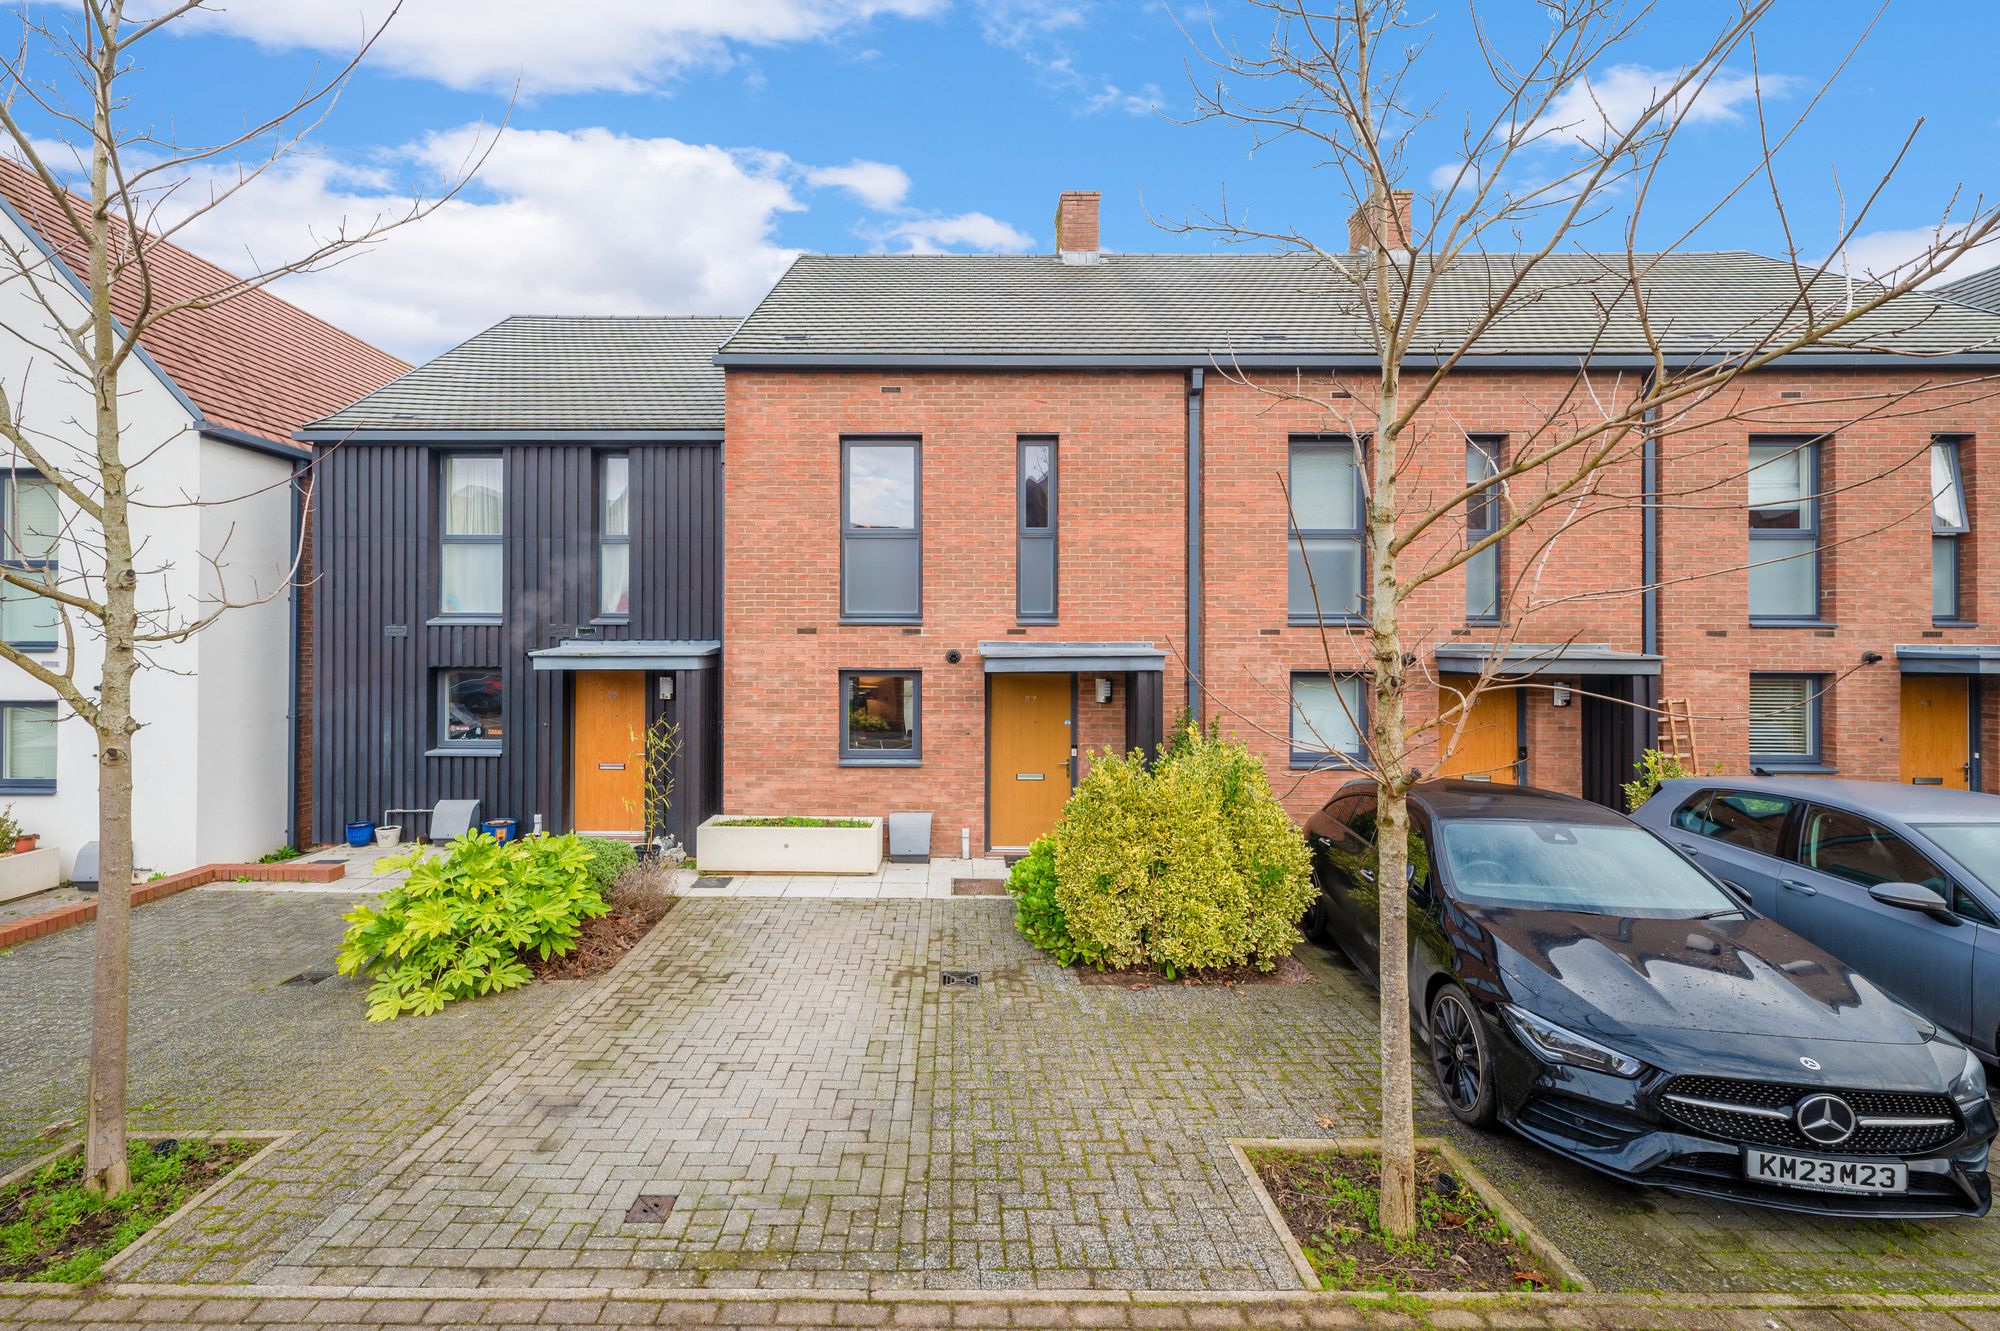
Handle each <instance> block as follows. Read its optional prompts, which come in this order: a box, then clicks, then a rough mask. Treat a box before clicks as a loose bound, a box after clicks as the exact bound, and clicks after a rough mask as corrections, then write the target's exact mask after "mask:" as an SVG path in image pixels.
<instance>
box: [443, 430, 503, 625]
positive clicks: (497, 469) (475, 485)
mask: <svg viewBox="0 0 2000 1331" xmlns="http://www.w3.org/2000/svg"><path fill="white" fill-rule="evenodd" d="M503 477H504V472H503V470H502V464H501V460H500V458H499V457H497V456H481V457H470V456H462V455H454V456H451V457H447V458H446V459H445V460H444V531H443V538H442V547H443V548H442V550H441V551H440V560H439V568H440V570H441V572H440V576H439V579H438V582H439V597H438V609H439V611H440V612H441V613H443V614H446V615H464V616H468V617H473V618H480V619H498V618H499V617H500V609H501V602H502V591H503V574H502V545H501V535H502V531H503V528H502V512H503V502H502V501H503V498H504V484H505V482H504V479H503Z"/></svg>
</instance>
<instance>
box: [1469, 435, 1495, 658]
mask: <svg viewBox="0 0 2000 1331" xmlns="http://www.w3.org/2000/svg"><path fill="white" fill-rule="evenodd" d="M1499 474H1500V440H1498V439H1493V438H1472V439H1468V440H1466V441H1465V483H1466V484H1467V485H1476V484H1478V483H1479V482H1480V481H1484V480H1490V479H1492V478H1493V477H1495V476H1498V475H1499ZM1498 530H1500V488H1499V486H1497V485H1493V486H1488V487H1487V488H1486V489H1484V490H1482V491H1480V492H1479V493H1478V494H1476V495H1474V496H1473V497H1472V498H1470V499H1468V500H1466V501H1465V543H1466V545H1467V546H1468V547H1470V546H1474V545H1477V544H1479V542H1481V541H1483V540H1485V539H1486V538H1487V537H1489V536H1491V535H1492V534H1493V533H1494V532H1496V531H1498ZM1465 622H1466V623H1468V624H1498V623H1499V622H1500V542H1498V541H1495V542H1494V543H1493V544H1492V545H1489V546H1487V547H1486V548H1485V549H1484V550H1481V551H1480V552H1479V553H1478V554H1476V555H1473V556H1471V557H1469V558H1468V559H1467V560H1466V561H1465Z"/></svg>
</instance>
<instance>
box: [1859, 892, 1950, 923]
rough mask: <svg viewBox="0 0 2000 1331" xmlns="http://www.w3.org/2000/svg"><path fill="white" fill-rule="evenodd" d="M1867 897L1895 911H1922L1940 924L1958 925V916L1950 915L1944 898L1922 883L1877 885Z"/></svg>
mask: <svg viewBox="0 0 2000 1331" xmlns="http://www.w3.org/2000/svg"><path fill="white" fill-rule="evenodd" d="M1868 895H1869V896H1871V897H1873V898H1875V900H1877V901H1879V902H1881V903H1882V904H1883V905H1885V906H1894V907H1895V908H1896V909H1897V910H1915V911H1922V912H1923V913H1924V914H1926V915H1928V916H1930V917H1931V918H1932V919H1934V920H1937V921H1938V922H1940V923H1942V924H1957V923H1958V916H1956V915H1954V914H1952V913H1951V907H1950V906H1948V905H1946V904H1945V900H1944V898H1943V897H1941V896H1939V895H1938V894H1937V892H1936V890H1935V889H1933V888H1928V887H1925V886H1924V885H1923V884H1922V883H1877V884H1875V885H1874V886H1873V887H1871V888H1869V889H1868Z"/></svg>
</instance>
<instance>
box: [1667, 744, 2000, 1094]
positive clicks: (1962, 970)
mask: <svg viewBox="0 0 2000 1331" xmlns="http://www.w3.org/2000/svg"><path fill="white" fill-rule="evenodd" d="M1635 816H1636V817H1637V819H1638V821H1639V822H1640V823H1642V824H1643V825H1645V826H1647V827H1650V828H1652V829H1653V830H1654V831H1656V832H1658V833H1660V834H1661V835H1662V836H1664V837H1666V838H1667V839H1668V840H1669V841H1671V842H1673V844H1674V845H1676V846H1678V847H1679V848H1680V849H1681V850H1683V851H1685V852H1687V854H1688V855H1690V856H1691V857H1693V859H1694V860H1695V862H1696V863H1698V864H1700V865H1701V866H1702V867H1703V868H1705V869H1707V870H1708V871H1709V872H1710V873H1712V874H1714V875H1715V876H1716V877H1718V878H1720V879H1722V880H1723V882H1724V883H1726V884H1730V885H1733V886H1734V887H1735V888H1736V889H1737V890H1738V892H1739V894H1740V895H1744V896H1745V897H1747V899H1748V900H1749V902H1750V904H1751V905H1752V906H1754V907H1756V908H1757V911H1758V913H1760V914H1763V915H1768V916H1770V917H1771V918H1772V919H1774V920H1776V921H1777V922H1778V923H1780V924H1782V925H1784V926H1785V927H1786V928H1787V929H1790V930H1791V931H1792V932H1793V933H1796V934H1800V935H1803V936H1804V937H1805V938H1806V939H1807V940H1809V941H1811V942H1814V943H1817V944H1819V946H1821V947H1823V948H1825V949H1826V950H1827V951H1828V952H1831V953H1833V955H1834V956H1836V957H1839V958H1840V959H1841V960H1842V961H1844V962H1846V963H1847V964H1848V965H1850V966H1852V967H1854V969H1856V970H1858V971H1860V972H1861V973H1862V974H1863V975H1866V976H1867V977H1868V978H1869V979H1871V980H1873V981H1875V982H1876V983H1877V984H1879V985H1881V986H1882V987H1883V988H1884V989H1887V990H1888V991H1889V992H1890V993H1892V994H1894V995H1896V997H1898V998H1900V999H1902V1000H1903V1001H1904V1002H1905V1003H1908V1004H1909V1005H1910V1006H1911V1007H1913V1008H1915V1009H1916V1010H1917V1011H1919V1012H1921V1013H1923V1014H1924V1015H1925V1016H1926V1017H1929V1018H1930V1019H1931V1020H1932V1021H1935V1022H1936V1023H1937V1024H1938V1025H1940V1026H1942V1027H1944V1028H1945V1029H1946V1030H1948V1031H1950V1032H1951V1033H1952V1034H1953V1035H1956V1036H1957V1037H1958V1038H1959V1039H1961V1040H1963V1041H1965V1043H1967V1044H1969V1045H1971V1046H1972V1047H1973V1048H1974V1049H1976V1050H1978V1051H1979V1052H1980V1053H1981V1054H1982V1055H1984V1056H1985V1057H1986V1058H1988V1059H1995V1058H2000V798H1995V797H1994V796H1992V795H1978V794H1973V793H1971V792H1968V791H1963V790H1945V789H1941V788H1939V787H1936V786H1901V785H1895V784H1893V783H1890V782H1886V781H1880V782H1878V781H1822V780H1813V779H1811V778H1801V779H1799V780H1795V781H1785V780H1782V779H1779V778H1774V777H1746V778H1744V779H1742V780H1737V779H1735V778H1727V779H1725V778H1721V777H1708V778H1684V779H1679V780H1674V781H1667V782H1662V783H1661V786H1660V789H1659V792H1658V793H1657V794H1655V795H1654V796H1653V798H1652V799H1650V800H1648V801H1646V803H1645V804H1644V805H1643V806H1641V808H1640V809H1639V812H1638V813H1637V815H1635Z"/></svg>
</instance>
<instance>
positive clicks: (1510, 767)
mask: <svg viewBox="0 0 2000 1331" xmlns="http://www.w3.org/2000/svg"><path fill="white" fill-rule="evenodd" d="M1473 683H1474V677H1473V676H1471V675H1445V676H1443V677H1442V678H1441V679H1440V680H1439V681H1438V715H1439V717H1440V718H1442V719H1441V720H1440V722H1439V725H1438V746H1439V747H1440V748H1442V747H1444V746H1445V745H1447V744H1450V743H1452V741H1453V738H1454V732H1456V739H1457V744H1456V747H1454V748H1453V749H1452V751H1451V754H1450V756H1449V757H1447V758H1445V760H1444V761H1443V762H1441V763H1440V764H1439V765H1438V775H1439V776H1457V777H1464V778H1466V779H1467V780H1470V781H1499V782H1504V783H1505V784H1507V785H1510V786H1511V785H1513V784H1515V782H1516V780H1517V778H1516V773H1517V772H1518V771H1519V770H1520V769H1519V767H1517V766H1516V764H1518V763H1519V762H1520V760H1521V699H1520V694H1519V692H1518V691H1516V690H1514V689H1510V688H1506V687H1504V686H1503V687H1499V688H1489V689H1487V691H1486V692H1484V693H1482V694H1480V695H1479V696H1478V697H1476V698H1474V699H1473V700H1472V711H1471V714H1470V715H1468V716H1467V717H1466V718H1465V727H1464V729H1463V730H1459V729H1458V722H1459V709H1460V708H1461V707H1462V706H1463V705H1464V698H1463V697H1462V696H1461V695H1462V694H1464V693H1469V692H1470V691H1471V689H1472V685H1473Z"/></svg>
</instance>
